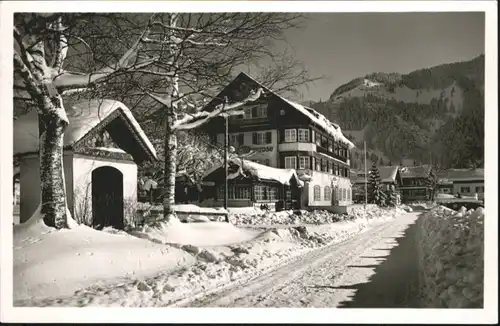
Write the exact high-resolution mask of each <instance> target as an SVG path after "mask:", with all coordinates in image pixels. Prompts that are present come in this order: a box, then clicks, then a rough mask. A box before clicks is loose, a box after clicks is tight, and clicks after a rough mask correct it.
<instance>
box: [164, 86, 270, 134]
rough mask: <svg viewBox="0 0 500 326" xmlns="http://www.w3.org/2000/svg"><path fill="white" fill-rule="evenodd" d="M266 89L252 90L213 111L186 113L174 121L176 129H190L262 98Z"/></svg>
mask: <svg viewBox="0 0 500 326" xmlns="http://www.w3.org/2000/svg"><path fill="white" fill-rule="evenodd" d="M263 92H264V90H263V89H262V88H259V89H258V90H257V91H256V92H252V93H251V94H250V95H249V96H248V97H247V98H245V99H244V100H242V101H239V102H235V103H231V104H227V103H223V104H219V105H217V106H216V107H215V109H214V110H213V111H212V112H207V111H201V112H198V113H195V114H189V115H187V114H186V115H185V116H184V117H183V118H181V119H179V120H177V121H176V122H175V123H174V126H173V129H174V130H188V129H194V128H197V127H200V126H202V125H203V124H205V123H207V122H208V121H209V120H211V119H213V118H215V117H217V116H219V115H221V114H222V113H225V112H228V111H233V110H235V109H237V108H239V107H241V106H243V105H245V104H247V103H249V102H255V101H256V100H258V99H259V98H260V96H261V95H262V93H263Z"/></svg>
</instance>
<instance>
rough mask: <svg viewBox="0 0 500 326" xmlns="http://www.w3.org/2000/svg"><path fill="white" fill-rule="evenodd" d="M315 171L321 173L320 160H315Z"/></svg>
mask: <svg viewBox="0 0 500 326" xmlns="http://www.w3.org/2000/svg"><path fill="white" fill-rule="evenodd" d="M316 171H321V159H319V158H317V159H316Z"/></svg>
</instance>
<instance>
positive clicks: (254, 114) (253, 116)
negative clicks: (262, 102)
mask: <svg viewBox="0 0 500 326" xmlns="http://www.w3.org/2000/svg"><path fill="white" fill-rule="evenodd" d="M257 114H258V113H257V107H256V106H254V107H253V108H252V118H256V117H257V116H258V115H257Z"/></svg>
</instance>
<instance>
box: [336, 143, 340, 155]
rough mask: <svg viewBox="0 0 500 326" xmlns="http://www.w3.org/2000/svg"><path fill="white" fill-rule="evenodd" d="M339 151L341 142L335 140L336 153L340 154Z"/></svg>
mask: <svg viewBox="0 0 500 326" xmlns="http://www.w3.org/2000/svg"><path fill="white" fill-rule="evenodd" d="M339 151H340V147H339V143H337V142H335V154H337V155H340V152H339Z"/></svg>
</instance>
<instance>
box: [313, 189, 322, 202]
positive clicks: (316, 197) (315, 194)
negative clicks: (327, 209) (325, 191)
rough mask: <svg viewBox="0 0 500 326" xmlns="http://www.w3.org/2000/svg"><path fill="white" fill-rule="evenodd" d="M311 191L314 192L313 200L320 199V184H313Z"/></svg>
mask: <svg viewBox="0 0 500 326" xmlns="http://www.w3.org/2000/svg"><path fill="white" fill-rule="evenodd" d="M313 193H314V200H315V201H319V200H321V187H320V186H314V188H313Z"/></svg>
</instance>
